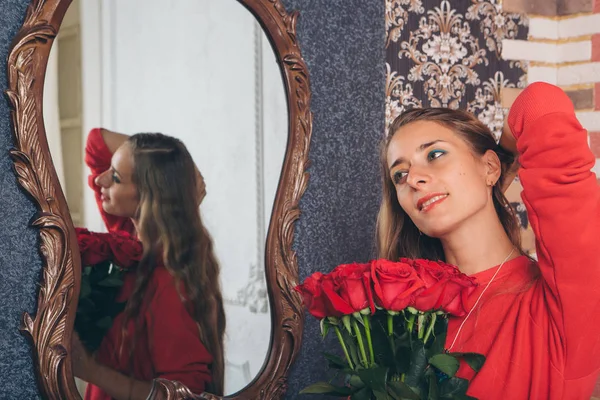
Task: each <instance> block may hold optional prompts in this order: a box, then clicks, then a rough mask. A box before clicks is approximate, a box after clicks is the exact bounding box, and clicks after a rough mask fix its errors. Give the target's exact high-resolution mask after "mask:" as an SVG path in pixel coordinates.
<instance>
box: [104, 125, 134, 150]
mask: <svg viewBox="0 0 600 400" xmlns="http://www.w3.org/2000/svg"><path fill="white" fill-rule="evenodd" d="M100 132H101V133H102V139H104V143H106V147H108V150H110V152H111V153H112V154H115V151H117V149H118V148H119V147H120V146H121V145H122V144H123V143H125V142H126V141H127V139H128V138H129V136H128V135H125V134H123V133H117V132H112V131H109V130H108V129H104V128H102V130H101V131H100Z"/></svg>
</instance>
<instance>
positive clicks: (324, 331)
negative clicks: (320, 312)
mask: <svg viewBox="0 0 600 400" xmlns="http://www.w3.org/2000/svg"><path fill="white" fill-rule="evenodd" d="M319 325H320V326H321V336H322V337H323V339H325V338H326V337H327V334H328V333H329V327H330V325H329V324H328V323H327V320H326V319H325V318H323V319H322V320H321V322H320V323H319Z"/></svg>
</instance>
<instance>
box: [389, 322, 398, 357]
mask: <svg viewBox="0 0 600 400" xmlns="http://www.w3.org/2000/svg"><path fill="white" fill-rule="evenodd" d="M387 330H388V338H389V340H390V346H391V347H392V354H393V355H394V357H395V356H396V345H395V344H394V314H390V313H388V315H387Z"/></svg>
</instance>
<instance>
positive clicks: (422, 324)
mask: <svg viewBox="0 0 600 400" xmlns="http://www.w3.org/2000/svg"><path fill="white" fill-rule="evenodd" d="M417 327H418V329H419V331H418V332H419V334H418V338H419V339H423V331H424V330H425V329H424V328H425V314H419V317H418V319H417Z"/></svg>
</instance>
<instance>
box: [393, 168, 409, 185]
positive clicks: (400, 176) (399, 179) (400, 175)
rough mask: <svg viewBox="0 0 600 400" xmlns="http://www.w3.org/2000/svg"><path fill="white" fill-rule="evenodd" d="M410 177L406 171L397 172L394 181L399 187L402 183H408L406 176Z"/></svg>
mask: <svg viewBox="0 0 600 400" xmlns="http://www.w3.org/2000/svg"><path fill="white" fill-rule="evenodd" d="M407 175H408V172H406V171H396V172H394V175H392V181H393V182H394V185H398V184H400V183H404V181H406V176H407Z"/></svg>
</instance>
